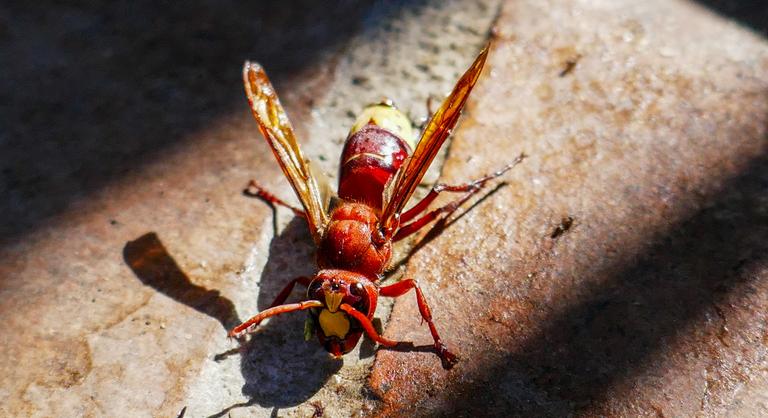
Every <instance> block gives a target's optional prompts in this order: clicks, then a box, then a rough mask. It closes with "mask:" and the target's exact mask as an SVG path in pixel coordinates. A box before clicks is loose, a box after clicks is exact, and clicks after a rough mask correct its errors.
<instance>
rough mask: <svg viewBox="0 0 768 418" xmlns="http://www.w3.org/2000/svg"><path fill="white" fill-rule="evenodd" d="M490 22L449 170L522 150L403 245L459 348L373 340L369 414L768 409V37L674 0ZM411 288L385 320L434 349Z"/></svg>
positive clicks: (516, 8)
mask: <svg viewBox="0 0 768 418" xmlns="http://www.w3.org/2000/svg"><path fill="white" fill-rule="evenodd" d="M493 38H494V48H493V52H492V55H491V59H490V64H489V68H488V70H487V74H486V77H485V78H484V79H482V80H481V82H480V84H479V86H478V88H477V89H476V92H475V93H474V95H473V101H472V102H471V103H470V106H469V109H468V111H467V112H466V117H465V118H464V121H463V122H462V125H461V128H460V129H459V130H458V131H457V133H456V137H455V139H454V141H453V142H452V145H451V149H450V154H449V157H448V158H447V161H446V163H445V166H444V169H443V173H442V180H443V181H446V182H454V183H455V182H463V181H466V180H467V179H470V178H473V177H477V176H480V175H482V174H484V173H488V172H490V171H492V170H494V169H496V168H498V167H500V166H502V165H503V164H505V163H506V162H508V161H510V160H511V159H512V158H513V157H514V156H515V155H516V154H517V153H519V152H521V151H524V152H525V153H527V154H528V155H530V158H528V159H527V160H526V161H525V163H524V164H522V165H520V166H519V167H517V168H515V170H514V171H513V172H511V173H510V174H509V175H508V176H507V183H508V184H507V186H505V187H501V188H499V189H498V190H497V191H496V192H495V193H492V194H490V195H489V196H488V198H487V199H484V200H482V201H480V202H479V203H478V204H477V206H476V207H474V208H473V209H472V210H471V211H469V212H468V213H467V214H466V215H465V216H463V217H461V218H460V219H458V220H457V221H456V222H454V223H453V224H452V225H451V226H450V228H448V229H446V230H445V231H444V232H443V233H442V234H441V235H440V236H438V237H437V238H435V239H434V240H432V241H431V242H430V243H429V244H428V245H427V246H425V247H424V248H423V249H422V250H421V251H420V252H418V253H417V254H416V255H415V256H414V257H413V258H412V259H411V263H410V264H409V267H408V273H407V275H408V276H412V277H415V278H418V279H420V280H421V283H422V286H423V287H424V288H425V289H426V293H427V295H428V297H429V300H430V301H431V303H432V306H433V313H434V316H435V321H436V323H437V324H438V327H439V329H440V330H441V332H442V334H443V335H444V338H445V340H446V341H447V342H448V343H449V344H450V345H451V347H452V348H453V349H455V350H456V351H457V352H458V354H459V355H460V356H461V357H462V359H463V360H462V361H461V362H460V363H459V365H458V366H457V367H456V368H455V369H454V370H452V371H450V372H446V371H445V370H443V369H442V368H441V367H440V363H439V361H438V360H437V358H436V357H435V356H434V354H431V353H424V352H411V353H404V352H399V351H387V350H380V351H379V352H378V355H377V361H376V363H375V366H374V369H373V372H372V376H371V386H372V389H373V391H374V393H375V394H376V395H377V396H379V397H380V398H381V399H382V400H383V406H382V407H381V409H380V410H379V413H380V414H381V415H384V416H414V415H417V416H427V415H451V416H456V415H459V416H509V415H520V414H522V415H532V416H568V415H572V414H577V413H578V414H585V415H588V416H605V415H611V416H638V415H642V416H653V415H656V416H694V415H702V416H722V415H728V414H732V415H735V416H740V415H741V414H749V415H765V414H766V413H768V410H766V403H765V397H764V396H765V395H764V393H766V390H768V386H766V384H765V382H766V370H768V368H766V366H767V365H768V350H767V348H768V344H766V343H768V328H766V323H767V322H766V320H767V319H768V317H766V312H768V264H767V263H766V262H767V260H766V258H765V254H766V250H768V247H766V244H765V242H766V238H768V222H766V221H767V220H768V218H766V216H765V214H766V210H768V207H767V206H766V200H765V198H764V196H765V193H766V191H767V190H766V184H768V183H766V180H767V179H768V165H766V157H765V151H766V140H765V139H766V138H765V135H766V122H768V118H767V116H768V114H767V111H768V100H766V99H768V90H766V88H768V77H766V74H767V73H766V70H768V44H766V42H765V41H764V40H763V39H761V38H759V37H757V36H756V35H755V34H752V33H750V32H747V31H746V30H742V29H740V28H738V27H736V26H735V25H734V24H732V23H728V22H725V21H723V20H722V19H721V18H719V17H716V16H714V15H712V14H711V13H709V12H708V11H706V10H704V9H702V8H700V7H699V6H696V5H693V4H689V3H683V2H669V1H649V2H632V1H586V0H585V1H567V2H566V1H547V2H540V1H514V2H513V1H510V2H505V3H504V7H503V10H502V13H501V15H500V17H499V19H498V21H497V22H496V26H495V28H494V36H493ZM567 217H571V218H572V219H573V223H572V225H571V226H570V228H568V230H567V231H559V232H557V233H555V231H556V228H558V225H560V224H561V222H562V219H564V218H567ZM560 229H561V230H563V229H565V228H563V227H560ZM553 236H554V237H553ZM413 299H415V298H413V297H410V298H408V297H405V298H402V299H400V300H398V302H397V303H396V304H395V307H394V310H393V313H392V316H391V319H390V323H389V325H388V327H387V330H386V336H388V337H398V338H403V337H405V338H406V339H414V340H416V341H418V342H420V343H424V344H428V343H429V342H430V338H429V334H428V332H427V331H426V328H425V327H423V326H422V327H420V326H419V321H420V319H419V314H418V310H417V308H416V303H415V300H413Z"/></svg>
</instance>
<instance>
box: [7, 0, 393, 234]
mask: <svg viewBox="0 0 768 418" xmlns="http://www.w3.org/2000/svg"><path fill="white" fill-rule="evenodd" d="M373 3H374V2H373V0H331V1H322V2H319V1H314V0H279V1H278V0H263V1H256V2H239V1H226V0H224V1H218V0H217V1H214V0H197V1H191V2H162V3H158V2H155V1H118V2H69V3H66V2H55V1H40V2H5V3H4V4H3V5H2V6H0V67H1V68H2V69H3V76H2V77H0V126H2V127H3V128H2V132H1V133H0V195H2V196H3V198H2V199H0V245H4V244H7V243H10V242H13V241H15V240H17V239H19V238H20V236H21V235H22V234H24V233H25V232H27V231H29V230H31V229H33V228H35V227H36V226H37V225H39V224H40V223H41V222H43V221H45V220H46V219H49V218H51V217H53V216H54V215H56V214H59V213H61V212H63V211H66V210H67V208H68V207H70V206H71V204H72V203H73V202H75V201H77V200H81V199H83V198H86V197H87V196H88V195H89V194H90V193H91V192H93V191H95V190H98V189H100V188H102V187H103V186H105V185H106V184H108V182H110V181H111V180H114V179H115V178H119V177H123V176H125V175H126V174H129V173H131V172H132V171H134V170H136V168H137V167H138V166H140V165H141V164H143V163H145V162H147V161H149V160H151V159H152V158H163V156H164V155H165V154H166V153H168V152H170V151H171V149H172V148H173V147H174V146H179V143H180V142H182V140H183V139H184V138H186V137H188V134H189V133H192V132H196V131H198V130H199V129H201V128H203V127H206V126H208V125H209V124H210V123H211V122H212V121H214V120H217V119H219V118H220V117H221V116H223V115H229V114H233V113H235V114H236V113H237V112H246V113H247V106H246V102H245V99H244V96H243V91H242V81H241V68H242V64H243V61H244V60H245V59H253V60H258V61H260V62H262V63H264V65H265V66H266V67H267V69H268V71H269V72H270V74H271V75H272V77H273V78H274V81H275V84H276V85H277V88H278V89H280V88H281V87H280V85H281V84H283V82H285V81H286V80H287V78H288V77H289V76H290V75H291V74H296V73H297V72H298V71H300V70H302V69H304V68H306V67H308V66H310V65H312V64H313V63H315V62H316V61H317V60H318V58H319V57H321V56H322V55H323V54H326V53H327V52H329V51H332V50H333V49H335V48H338V47H339V46H340V45H341V44H342V42H343V41H344V40H345V39H347V38H348V37H349V36H350V35H352V34H354V33H355V32H357V31H359V30H360V28H361V27H362V26H363V25H364V24H365V23H366V21H365V19H364V18H363V17H364V16H367V13H368V11H369V10H370V8H371V7H372V5H373ZM368 23H369V24H370V23H371V22H368ZM373 23H378V22H373ZM233 192H236V191H233Z"/></svg>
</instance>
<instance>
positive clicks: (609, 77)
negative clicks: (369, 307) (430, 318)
mask: <svg viewBox="0 0 768 418" xmlns="http://www.w3.org/2000/svg"><path fill="white" fill-rule="evenodd" d="M725 3H728V2H725V1H714V0H713V1H702V2H701V4H704V5H706V6H711V8H710V9H707V8H704V6H699V5H696V4H695V3H687V2H683V1H668V0H652V1H646V2H632V1H629V0H591V1H587V0H577V1H554V0H552V1H533V0H530V1H516V0H509V1H501V0H472V1H458V0H453V1H438V0H423V1H373V0H371V1H367V0H362V1H352V0H335V1H330V2H316V1H306V0H291V1H267V2H253V4H247V5H243V4H241V3H240V2H226V1H224V2H222V1H205V0H203V1H197V2H193V3H190V2H184V3H168V4H165V3H163V4H157V2H112V3H109V4H103V5H89V4H88V3H83V2H79V3H75V4H70V5H63V4H59V3H57V2H34V3H29V4H27V5H22V4H21V3H19V4H16V3H14V4H7V5H2V6H0V68H2V69H3V70H2V77H0V99H1V100H0V126H2V129H0V196H2V199H0V317H2V321H0V333H1V334H2V335H3V338H2V340H0V352H2V354H3V355H2V356H0V416H40V417H47V416H55V417H70V416H71V417H81V416H84V417H95V416H130V417H156V416H162V417H176V416H177V415H178V414H179V412H180V411H181V410H182V408H184V407H186V415H185V416H186V417H195V418H196V417H207V416H232V417H252V416H255V417H266V416H298V417H308V416H313V415H316V416H317V415H320V414H322V415H323V416H327V417H346V416H353V415H357V416H365V415H376V414H378V415H384V416H427V415H444V416H446V415H447V416H462V415H463V416H509V415H529V416H547V415H549V416H563V415H569V414H571V415H575V414H582V415H587V416H598V415H611V416H637V415H645V416H649V415H650V416H694V415H699V416H739V417H741V416H764V415H766V414H768V411H767V410H766V408H767V407H766V404H767V403H768V399H766V393H768V371H767V370H768V360H767V359H766V355H767V354H766V346H768V330H766V325H765V324H766V319H768V318H766V312H768V309H766V308H768V282H767V281H768V270H767V269H768V266H767V265H766V259H765V254H766V250H768V248H766V242H768V240H766V238H768V201H766V198H765V196H768V193H766V192H768V190H766V188H767V187H768V186H767V185H768V168H767V167H768V165H767V164H768V161H767V160H766V156H765V151H766V149H765V127H766V122H767V118H766V112H767V111H768V100H766V99H767V98H768V97H767V96H766V88H768V76H766V74H768V72H767V70H768V44H767V43H766V41H765V39H764V38H762V37H760V35H757V34H753V33H750V32H748V31H747V30H746V29H744V28H741V27H739V26H737V25H736V24H735V23H731V22H727V21H726V20H725V19H723V17H722V16H718V15H715V14H714V13H713V12H712V10H718V11H723V10H730V9H728V7H730V6H727V7H726V5H725ZM760 16H765V13H764V12H763V13H762V14H761V13H754V14H750V15H749V16H747V18H745V16H744V14H743V13H742V14H740V15H738V16H737V17H741V18H742V21H746V23H747V24H749V25H752V26H754V27H757V28H758V29H759V30H762V31H763V33H765V28H764V27H762V26H760V25H759V22H760ZM494 22H495V23H494ZM756 22H758V23H756ZM492 28H493V30H492ZM489 37H490V38H492V40H493V50H492V54H491V57H490V60H489V64H488V69H487V70H486V73H485V75H484V77H483V78H482V79H481V80H480V82H479V84H478V87H477V89H476V91H475V92H474V93H473V95H472V98H471V100H470V102H469V103H468V107H467V109H466V110H467V111H466V116H465V117H464V118H463V120H462V122H461V125H460V127H459V129H457V131H456V135H455V139H454V141H453V142H452V143H451V144H450V146H449V147H446V152H447V153H448V158H447V159H446V160H445V165H444V166H443V165H442V156H441V161H438V163H437V164H436V165H435V167H434V169H433V170H432V172H431V173H430V174H429V176H428V182H431V181H434V180H435V179H436V178H437V177H438V175H441V176H442V180H443V181H446V182H451V183H454V182H463V181H466V180H468V179H470V178H474V177H477V176H480V175H482V174H485V173H488V172H490V171H493V170H495V169H497V168H499V167H501V166H502V165H504V164H505V163H507V162H509V161H510V160H511V159H512V158H514V156H516V155H517V154H518V153H519V152H525V153H527V154H528V155H529V156H530V158H528V159H527V160H526V161H525V162H524V164H521V165H520V166H518V167H516V168H515V169H514V170H513V171H511V172H510V173H509V174H507V175H505V177H504V179H503V182H497V184H495V185H494V187H495V186H497V185H499V187H498V188H494V187H491V188H489V191H491V190H494V191H493V193H492V194H490V195H489V196H487V197H485V198H483V199H478V200H476V201H475V202H473V203H477V204H476V205H475V206H474V207H473V208H472V210H471V211H469V212H467V213H466V214H465V215H464V216H462V217H460V218H458V219H457V220H456V221H455V222H453V223H452V224H451V225H450V227H449V228H447V229H446V230H445V231H444V232H443V233H442V234H441V235H439V236H436V237H429V238H433V239H430V240H429V241H428V242H426V243H425V245H421V246H420V249H419V251H418V252H416V253H414V255H413V256H412V257H411V258H410V259H409V263H408V265H407V268H406V269H405V271H404V272H401V273H403V274H405V275H407V276H409V277H413V278H417V279H419V280H420V283H421V285H422V286H423V288H424V290H425V293H426V295H427V298H428V300H429V301H430V303H431V304H432V306H433V312H434V315H435V320H436V323H437V326H438V328H439V329H440V331H441V333H442V334H443V336H444V338H445V340H446V342H447V343H448V344H449V345H450V346H451V347H452V348H453V349H455V350H456V351H457V352H458V353H459V354H460V355H461V356H462V361H461V362H460V363H459V365H458V366H457V367H456V368H455V369H454V370H451V371H445V370H443V369H442V368H441V367H440V363H439V361H438V359H437V357H436V356H435V355H434V354H432V353H430V352H424V351H416V352H407V351H392V350H379V351H378V354H376V355H374V353H375V352H376V351H375V347H374V346H373V344H371V343H370V342H369V341H368V342H364V343H363V344H361V346H360V347H359V349H358V350H356V351H354V352H353V353H351V354H350V355H348V356H346V357H345V359H344V361H343V363H342V362H340V361H335V360H333V359H330V358H329V357H328V356H327V354H326V353H325V351H324V350H323V349H322V348H321V347H320V346H319V345H318V344H317V343H316V342H315V341H309V342H304V341H303V319H304V317H303V316H302V315H291V316H284V317H279V318H275V319H274V320H271V321H270V322H268V323H266V324H265V325H264V326H263V327H262V329H261V330H260V331H259V332H258V333H257V334H256V335H255V336H254V337H253V338H251V339H250V340H249V341H247V342H244V343H243V344H240V343H239V342H237V341H229V340H227V338H226V331H227V329H228V328H229V327H231V326H232V325H234V324H236V323H237V322H238V321H240V320H241V319H244V318H247V317H248V316H250V315H252V314H254V313H255V312H257V311H258V310H259V309H263V308H265V307H266V306H267V305H268V304H269V303H270V302H271V299H272V298H273V297H274V295H275V294H276V293H277V292H278V291H279V289H281V288H282V286H283V285H284V284H285V283H286V282H287V281H288V280H290V279H291V278H293V277H294V276H296V275H301V274H311V273H312V272H313V271H314V269H315V266H314V261H313V256H314V248H313V245H312V242H311V239H310V237H309V234H308V233H307V231H306V227H305V225H304V224H303V222H302V221H301V220H300V219H293V218H292V214H291V213H290V212H288V211H285V210H282V209H278V210H277V211H273V210H272V209H271V208H270V207H269V206H267V205H265V204H264V202H261V201H259V200H256V199H249V198H246V197H244V196H242V195H241V190H242V188H243V187H244V185H245V184H246V183H247V182H248V180H249V179H251V178H255V179H258V180H259V181H260V183H261V184H262V185H264V186H266V187H268V188H269V189H270V190H272V191H274V192H275V193H276V194H277V195H279V196H280V197H283V198H286V199H292V196H291V192H290V189H289V187H288V185H287V182H286V181H285V180H284V179H283V177H282V173H281V171H280V169H279V167H278V166H277V164H276V163H275V161H274V158H273V156H272V155H271V153H270V151H269V149H268V147H267V146H266V144H265V143H264V141H263V140H262V139H261V138H260V137H259V134H258V132H257V129H256V125H255V123H254V122H253V120H252V118H251V116H250V114H249V111H248V109H247V106H246V102H245V98H244V94H243V91H242V85H241V81H240V69H241V65H242V62H243V61H244V60H245V59H253V60H258V61H260V62H261V63H262V64H263V65H264V66H265V67H266V69H267V71H268V72H269V74H270V76H271V77H272V78H273V81H274V82H275V85H276V87H277V89H278V91H279V93H280V96H281V98H282V99H283V102H284V104H285V105H286V108H287V110H288V112H289V115H290V116H291V118H292V120H293V122H294V125H295V127H296V129H297V131H298V134H299V136H300V140H301V144H302V147H303V149H304V150H305V153H306V154H307V155H308V156H309V157H310V158H312V159H313V160H315V161H316V162H318V163H319V164H320V165H321V166H322V167H323V168H324V169H325V170H327V171H328V172H329V173H330V176H331V178H332V180H334V181H335V180H336V179H335V177H334V174H335V172H336V168H337V165H336V164H337V158H338V155H339V153H340V149H341V143H342V141H343V139H344V137H345V135H346V131H347V130H348V128H349V126H350V125H351V124H352V121H353V120H354V117H355V113H356V112H358V111H359V110H360V109H361V108H362V107H363V106H364V105H366V104H368V103H371V102H375V101H378V100H380V99H381V98H382V97H383V96H387V97H389V98H391V99H393V100H395V101H396V102H397V104H398V105H399V106H400V107H401V108H403V109H405V110H406V112H407V113H408V114H409V115H411V116H412V117H413V118H414V119H416V120H418V119H420V118H422V117H423V116H424V115H425V114H426V106H425V102H426V99H427V97H429V96H433V97H434V98H440V97H441V96H442V95H443V94H445V93H446V92H447V91H449V89H450V87H451V86H452V84H453V82H454V81H455V79H456V78H457V77H458V75H459V74H460V73H461V72H462V71H463V70H464V69H465V68H466V66H467V65H468V64H469V63H470V62H471V60H472V59H473V58H474V56H475V55H476V54H477V52H478V51H479V50H480V48H481V47H482V45H483V44H484V43H485V42H486V41H487V39H488V38H489ZM441 167H442V174H440V169H441ZM426 190H427V187H424V188H423V190H421V192H424V191H426ZM569 217H570V218H572V219H573V221H572V223H570V227H568V224H569V222H567V219H568V218H569ZM564 219H565V220H566V221H564ZM403 252H404V250H402V249H401V253H400V254H398V255H397V257H398V258H400V257H403V256H404V254H402V253H403ZM298 294H299V292H297V293H296V294H295V295H294V297H298ZM390 308H391V304H390V303H388V302H387V300H386V299H383V300H382V306H380V308H379V315H378V316H379V317H380V318H381V320H382V322H383V323H384V326H385V329H386V335H387V336H389V337H392V338H398V339H413V340H415V341H417V342H418V343H420V344H422V343H424V344H427V343H429V342H430V337H429V333H428V330H427V328H426V326H420V325H419V316H418V312H417V310H416V304H415V297H414V296H413V295H411V294H408V295H406V296H404V297H402V298H400V299H399V300H398V302H397V303H396V304H395V306H394V310H393V311H392V316H391V319H390V321H389V322H387V319H388V318H389V312H390ZM374 359H375V360H374Z"/></svg>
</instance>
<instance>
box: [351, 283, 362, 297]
mask: <svg viewBox="0 0 768 418" xmlns="http://www.w3.org/2000/svg"><path fill="white" fill-rule="evenodd" d="M349 291H350V293H352V295H354V296H359V297H363V295H364V294H365V288H364V287H363V284H362V283H359V282H358V283H355V284H354V285H352V286H350V289H349Z"/></svg>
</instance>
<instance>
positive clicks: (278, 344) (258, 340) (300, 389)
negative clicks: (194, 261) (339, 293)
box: [214, 208, 343, 416]
mask: <svg viewBox="0 0 768 418" xmlns="http://www.w3.org/2000/svg"><path fill="white" fill-rule="evenodd" d="M277 210H278V211H281V210H286V209H283V208H278V209H277ZM314 256H315V246H314V242H313V241H312V237H311V236H310V234H309V230H308V228H307V222H306V221H305V220H304V219H302V218H298V217H294V218H293V219H292V220H291V221H290V222H289V223H288V225H286V227H285V228H284V229H283V230H282V232H281V233H280V235H278V236H276V237H275V238H273V239H272V242H271V243H270V246H269V258H268V259H267V262H266V265H265V266H264V269H263V271H262V273H261V279H260V281H259V283H260V289H259V295H258V299H257V304H258V308H259V310H264V309H266V308H268V307H269V306H270V305H271V304H272V301H273V300H274V298H275V296H277V295H278V293H280V291H281V290H282V289H283V287H284V286H285V285H286V284H287V283H288V282H289V281H291V280H292V279H294V278H295V277H297V276H313V275H314V274H315V273H316V272H317V264H316V262H315V258H314ZM305 291H306V289H305V288H304V287H303V286H300V285H297V286H296V288H295V289H294V292H293V293H292V295H291V296H290V297H289V298H288V302H292V301H297V300H301V299H302V298H303V297H304V294H305ZM241 313H242V314H243V315H244V316H246V317H250V316H251V315H254V314H256V312H241ZM306 318H307V313H306V312H292V313H288V314H285V315H278V316H275V317H272V318H270V319H269V321H268V322H265V323H264V324H262V325H260V326H259V327H258V329H257V331H256V332H255V333H253V334H252V335H251V336H250V337H249V338H248V342H247V343H245V344H244V345H243V347H242V349H241V350H240V354H241V356H242V358H241V366H240V370H241V372H242V373H243V377H244V378H245V382H246V383H245V385H244V386H243V394H244V395H245V396H247V397H248V398H249V400H248V402H244V403H239V404H236V405H232V406H231V407H229V408H227V409H225V410H223V411H221V412H219V413H217V414H215V415H214V416H224V415H226V413H227V412H228V411H229V410H231V409H232V408H239V407H245V406H250V405H254V404H258V405H261V406H265V407H276V408H285V407H291V406H295V405H298V404H300V403H302V402H304V401H306V400H307V399H309V398H310V397H311V396H312V395H314V394H315V393H316V392H317V391H318V390H320V388H321V387H322V386H323V385H324V384H325V382H326V381H327V380H328V379H329V378H330V377H331V376H332V375H333V374H334V373H336V372H337V371H338V370H339V369H340V368H341V366H342V364H343V361H342V360H334V359H333V358H331V357H330V355H329V354H328V352H327V351H325V349H323V347H322V346H320V344H318V342H317V340H316V339H315V338H312V339H310V340H309V341H305V340H304V321H305V320H306Z"/></svg>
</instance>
